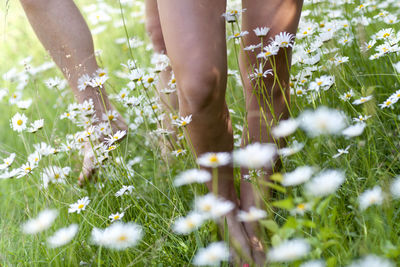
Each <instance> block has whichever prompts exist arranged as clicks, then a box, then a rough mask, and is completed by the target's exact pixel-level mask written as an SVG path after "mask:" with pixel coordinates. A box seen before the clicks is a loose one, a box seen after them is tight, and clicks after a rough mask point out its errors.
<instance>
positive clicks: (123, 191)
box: [115, 185, 135, 197]
mask: <svg viewBox="0 0 400 267" xmlns="http://www.w3.org/2000/svg"><path fill="white" fill-rule="evenodd" d="M134 188H135V187H134V186H133V185H128V186H126V185H123V186H122V188H121V189H120V190H118V191H117V192H116V193H115V196H116V197H120V196H122V195H125V194H127V193H131V192H132V190H133V189H134Z"/></svg>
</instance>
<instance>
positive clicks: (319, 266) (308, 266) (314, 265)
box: [300, 260, 326, 267]
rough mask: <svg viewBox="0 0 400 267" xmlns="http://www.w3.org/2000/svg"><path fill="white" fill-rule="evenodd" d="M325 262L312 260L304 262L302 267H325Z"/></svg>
mask: <svg viewBox="0 0 400 267" xmlns="http://www.w3.org/2000/svg"><path fill="white" fill-rule="evenodd" d="M325 266H326V265H325V262H324V261H322V260H311V261H307V262H304V263H302V264H301V265H300V267H325Z"/></svg>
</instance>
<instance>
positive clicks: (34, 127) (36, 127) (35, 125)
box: [28, 119, 44, 133]
mask: <svg viewBox="0 0 400 267" xmlns="http://www.w3.org/2000/svg"><path fill="white" fill-rule="evenodd" d="M43 124H44V119H40V120H36V121H34V122H32V123H31V127H30V128H29V129H28V131H29V132H31V133H35V132H37V131H38V130H40V129H42V128H43Z"/></svg>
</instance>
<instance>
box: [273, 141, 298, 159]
mask: <svg viewBox="0 0 400 267" xmlns="http://www.w3.org/2000/svg"><path fill="white" fill-rule="evenodd" d="M303 148H304V144H303V143H300V142H297V141H295V142H293V144H292V145H291V146H288V147H283V148H281V149H279V150H278V155H279V156H282V157H289V156H291V155H293V154H296V153H297V152H300V151H301V150H302V149H303Z"/></svg>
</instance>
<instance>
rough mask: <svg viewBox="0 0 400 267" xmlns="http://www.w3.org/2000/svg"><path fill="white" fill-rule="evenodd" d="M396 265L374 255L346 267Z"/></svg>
mask: <svg viewBox="0 0 400 267" xmlns="http://www.w3.org/2000/svg"><path fill="white" fill-rule="evenodd" d="M395 266H396V265H395V264H394V263H393V262H391V261H390V260H388V259H385V258H381V257H378V256H376V255H367V256H365V257H364V258H362V259H360V260H357V261H355V262H353V263H352V264H351V265H349V266H348V267H395Z"/></svg>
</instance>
